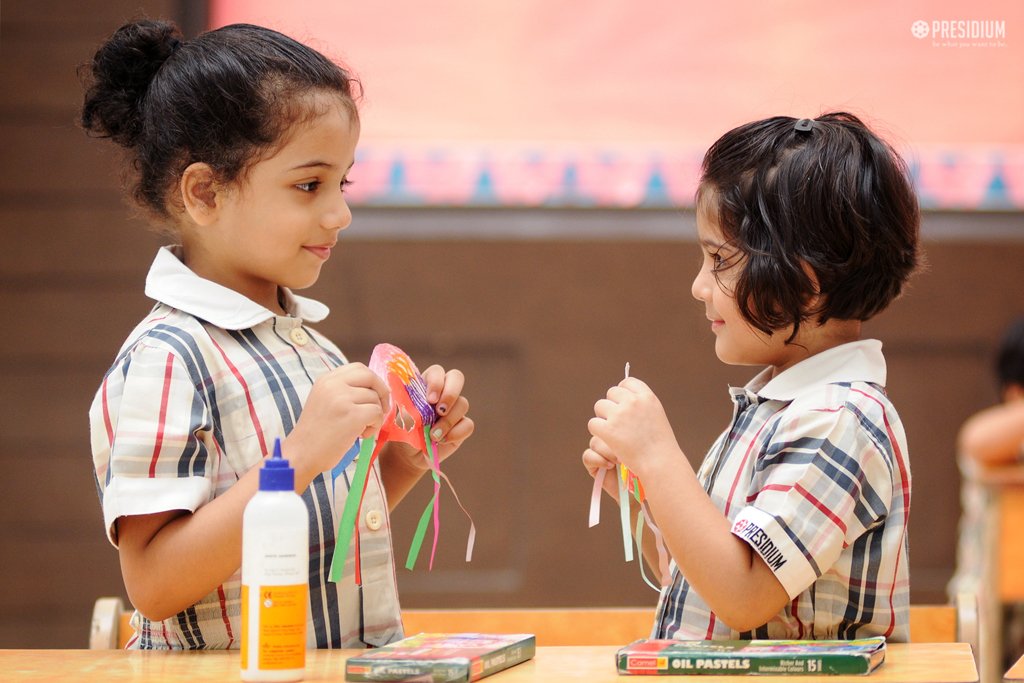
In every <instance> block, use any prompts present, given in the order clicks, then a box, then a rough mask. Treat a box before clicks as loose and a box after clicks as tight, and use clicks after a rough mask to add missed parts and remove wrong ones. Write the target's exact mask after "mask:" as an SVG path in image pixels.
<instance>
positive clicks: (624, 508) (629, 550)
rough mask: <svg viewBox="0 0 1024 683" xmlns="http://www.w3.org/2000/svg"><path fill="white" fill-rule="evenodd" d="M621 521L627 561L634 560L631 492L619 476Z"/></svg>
mask: <svg viewBox="0 0 1024 683" xmlns="http://www.w3.org/2000/svg"><path fill="white" fill-rule="evenodd" d="M619 521H620V522H621V523H622V545H623V550H624V551H625V553H626V562H632V561H633V538H632V535H631V534H630V533H629V494H628V492H627V491H626V482H624V481H623V480H622V477H619Z"/></svg>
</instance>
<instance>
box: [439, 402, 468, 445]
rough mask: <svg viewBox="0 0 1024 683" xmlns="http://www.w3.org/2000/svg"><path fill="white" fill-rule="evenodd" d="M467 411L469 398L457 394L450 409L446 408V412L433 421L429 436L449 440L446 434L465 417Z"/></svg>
mask: <svg viewBox="0 0 1024 683" xmlns="http://www.w3.org/2000/svg"><path fill="white" fill-rule="evenodd" d="M468 412H469V399H467V398H466V397H465V396H459V397H458V398H457V399H456V400H455V402H454V404H453V405H452V407H451V409H450V410H448V412H447V414H445V416H444V417H442V418H441V419H440V420H438V421H437V422H435V423H434V426H433V427H432V428H431V430H430V436H431V437H432V438H433V439H434V440H435V441H441V440H445V441H447V440H449V437H448V434H449V432H450V430H452V429H453V428H454V427H455V426H456V425H457V424H459V422H460V421H461V420H464V419H465V418H466V414H467V413H468Z"/></svg>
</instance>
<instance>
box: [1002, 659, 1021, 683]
mask: <svg viewBox="0 0 1024 683" xmlns="http://www.w3.org/2000/svg"><path fill="white" fill-rule="evenodd" d="M1003 681H1005V683H1021V682H1022V681H1024V656H1022V657H1021V658H1020V659H1018V660H1017V662H1016V663H1015V664H1014V665H1013V666H1011V667H1010V670H1009V671H1007V672H1006V675H1005V676H1003Z"/></svg>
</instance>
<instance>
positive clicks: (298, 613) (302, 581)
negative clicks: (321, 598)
mask: <svg viewBox="0 0 1024 683" xmlns="http://www.w3.org/2000/svg"><path fill="white" fill-rule="evenodd" d="M308 602H309V517H308V513H307V510H306V504H305V503H304V502H303V501H302V498H301V497H300V496H299V495H298V494H296V493H295V470H294V469H292V468H291V467H290V466H289V464H288V461H287V460H285V459H284V458H283V457H281V440H280V439H277V440H275V441H274V454H273V457H271V458H268V459H266V460H264V461H263V467H262V468H261V469H260V484H259V491H258V492H257V493H256V495H255V496H253V497H252V500H250V501H249V503H248V504H247V505H246V506H245V513H244V514H243V516H242V680H243V681H301V680H302V678H303V675H304V673H305V668H306V605H307V603H308Z"/></svg>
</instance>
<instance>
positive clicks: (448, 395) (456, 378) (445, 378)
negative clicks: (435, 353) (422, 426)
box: [423, 365, 466, 415]
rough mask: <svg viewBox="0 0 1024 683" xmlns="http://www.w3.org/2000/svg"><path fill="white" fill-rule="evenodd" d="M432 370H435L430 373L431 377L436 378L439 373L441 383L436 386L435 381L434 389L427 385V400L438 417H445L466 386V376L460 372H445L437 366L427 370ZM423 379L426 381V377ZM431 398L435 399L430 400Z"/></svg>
mask: <svg viewBox="0 0 1024 683" xmlns="http://www.w3.org/2000/svg"><path fill="white" fill-rule="evenodd" d="M434 368H436V369H437V370H436V371H434V372H433V373H431V377H436V375H437V374H438V373H440V374H441V381H440V384H438V383H437V380H434V382H435V385H434V387H431V385H430V384H427V400H428V401H430V402H431V403H433V404H434V405H435V407H436V409H437V414H438V415H447V414H448V413H449V411H451V409H452V406H453V405H454V403H455V401H456V400H457V399H458V398H459V397H460V396H462V388H463V387H464V386H465V385H466V376H465V375H463V374H462V371H461V370H449V371H448V372H445V371H444V368H442V367H441V366H439V365H431V366H430V367H429V368H427V370H434ZM423 379H424V380H426V375H424V377H423ZM431 396H436V397H437V398H436V399H432V398H431Z"/></svg>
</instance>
